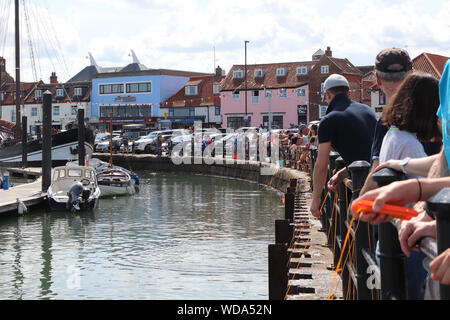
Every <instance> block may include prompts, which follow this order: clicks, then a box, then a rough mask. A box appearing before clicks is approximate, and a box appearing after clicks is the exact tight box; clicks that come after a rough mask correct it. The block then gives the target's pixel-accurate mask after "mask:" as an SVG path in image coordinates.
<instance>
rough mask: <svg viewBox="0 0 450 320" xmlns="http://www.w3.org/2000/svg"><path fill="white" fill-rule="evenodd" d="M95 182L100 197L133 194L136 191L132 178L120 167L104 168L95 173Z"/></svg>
mask: <svg viewBox="0 0 450 320" xmlns="http://www.w3.org/2000/svg"><path fill="white" fill-rule="evenodd" d="M97 182H98V185H99V187H100V190H101V196H102V197H112V196H121V195H133V194H135V193H136V189H135V186H134V180H133V179H131V177H130V175H129V174H128V173H127V172H125V171H124V170H121V169H117V168H116V169H115V168H113V169H105V170H103V171H100V172H98V173H97Z"/></svg>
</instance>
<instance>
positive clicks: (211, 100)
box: [161, 75, 224, 108]
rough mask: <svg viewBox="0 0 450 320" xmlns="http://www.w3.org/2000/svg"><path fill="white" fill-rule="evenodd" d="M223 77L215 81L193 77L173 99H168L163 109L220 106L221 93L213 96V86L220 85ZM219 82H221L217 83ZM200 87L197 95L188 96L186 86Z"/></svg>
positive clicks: (206, 77)
mask: <svg viewBox="0 0 450 320" xmlns="http://www.w3.org/2000/svg"><path fill="white" fill-rule="evenodd" d="M223 78H224V77H223V76H221V77H220V78H219V79H215V77H214V75H211V76H195V77H191V78H190V80H189V82H188V83H186V85H185V86H184V87H183V88H181V89H180V90H179V91H178V92H177V93H175V94H174V95H173V96H172V97H170V98H169V99H167V100H166V101H165V102H163V104H162V105H161V107H180V108H181V107H202V106H212V105H214V106H220V93H217V94H213V85H214V84H220V82H221V81H222V80H223ZM217 80H219V81H217ZM193 85H198V87H199V88H198V90H199V91H198V94H197V95H186V91H185V88H186V86H193Z"/></svg>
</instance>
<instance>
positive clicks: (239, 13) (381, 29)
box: [8, 0, 450, 80]
mask: <svg viewBox="0 0 450 320" xmlns="http://www.w3.org/2000/svg"><path fill="white" fill-rule="evenodd" d="M49 1H50V2H51V4H52V6H50V7H49V10H50V12H51V14H52V16H53V17H52V19H51V20H52V21H53V22H54V25H55V30H56V31H57V33H58V38H59V39H60V41H61V47H62V48H63V55H64V57H65V60H66V61H67V64H68V68H69V73H70V75H71V76H73V75H74V74H75V73H77V72H78V71H79V70H81V69H82V68H83V67H85V66H86V65H87V64H88V60H86V59H85V57H86V56H87V52H92V53H93V55H94V57H95V58H96V60H97V63H98V64H99V65H102V66H121V65H126V64H128V63H130V62H131V57H129V51H130V49H133V50H135V51H136V53H137V55H138V57H139V58H140V60H141V62H142V63H143V64H145V65H147V66H148V67H151V68H173V69H180V70H192V71H202V72H212V69H213V46H215V48H216V58H217V59H218V61H217V63H218V64H219V65H220V66H221V67H223V68H225V69H226V70H229V69H230V68H231V66H232V65H233V64H243V63H244V40H249V41H250V43H249V45H248V63H270V62H281V61H302V60H309V59H311V55H312V53H314V52H315V51H316V50H318V49H319V48H322V49H325V47H326V46H330V47H331V48H332V50H333V54H334V55H335V56H337V57H342V58H344V57H346V58H348V59H349V60H350V61H352V62H353V63H354V64H357V65H358V64H371V63H373V60H374V57H375V55H376V54H377V53H378V51H380V50H381V49H383V48H385V47H388V46H397V47H405V46H407V48H408V51H409V52H410V54H411V56H413V57H414V56H416V55H417V54H420V53H421V52H431V53H437V54H443V55H448V56H450V48H449V47H448V43H449V41H450V22H449V20H448V17H449V16H450V3H448V2H446V1H443V0H442V1H421V0H408V1H406V0H398V1H387V0H382V1H380V0H367V1H360V0H346V1H339V2H337V1H326V0H303V1H298V0H246V1H242V0H229V1H220V0H210V1H208V0H198V1H181V0H172V1H165V0H115V1H108V0H79V1H77V2H76V3H73V2H69V3H67V5H66V6H65V7H61V6H60V5H56V4H57V3H60V2H59V1H55V0H49ZM8 60H9V67H10V70H13V69H12V68H13V64H12V62H13V61H14V60H13V58H11V54H10V55H9V57H8ZM62 69H63V68H62ZM51 71H53V70H50V69H48V70H45V71H43V74H44V75H45V76H46V77H48V74H50V72H51ZM57 72H61V76H62V77H63V78H64V77H65V76H64V73H63V72H62V71H59V70H57ZM25 73H26V70H24V77H25V78H26V76H25ZM28 73H29V72H28ZM64 80H67V79H64Z"/></svg>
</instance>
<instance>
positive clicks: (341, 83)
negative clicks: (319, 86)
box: [323, 74, 350, 91]
mask: <svg viewBox="0 0 450 320" xmlns="http://www.w3.org/2000/svg"><path fill="white" fill-rule="evenodd" d="M335 87H347V88H350V85H349V84H348V81H347V79H345V77H344V76H341V75H340V74H332V75H331V76H329V77H328V78H327V80H325V83H324V85H323V89H324V90H325V91H327V90H329V89H331V88H335Z"/></svg>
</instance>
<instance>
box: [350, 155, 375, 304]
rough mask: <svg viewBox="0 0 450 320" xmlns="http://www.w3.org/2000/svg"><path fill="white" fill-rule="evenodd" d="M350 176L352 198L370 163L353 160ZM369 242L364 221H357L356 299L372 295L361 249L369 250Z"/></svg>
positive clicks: (367, 171) (356, 194)
mask: <svg viewBox="0 0 450 320" xmlns="http://www.w3.org/2000/svg"><path fill="white" fill-rule="evenodd" d="M348 170H349V172H350V174H351V177H352V188H353V190H352V199H354V198H356V197H358V196H359V190H361V188H362V187H363V185H364V182H365V181H366V178H367V176H368V174H369V170H370V164H369V163H368V162H367V161H355V162H353V163H352V164H351V165H349V166H348ZM370 243H371V239H370V232H369V228H368V226H367V223H365V222H362V221H361V222H359V227H358V230H357V232H356V233H355V261H356V268H355V269H356V281H357V283H356V288H357V290H356V292H357V297H358V300H371V299H372V295H371V292H370V289H369V288H368V286H367V279H368V278H369V273H368V268H369V264H368V263H367V261H366V259H365V258H364V256H363V254H362V250H363V249H365V250H369V247H370Z"/></svg>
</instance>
